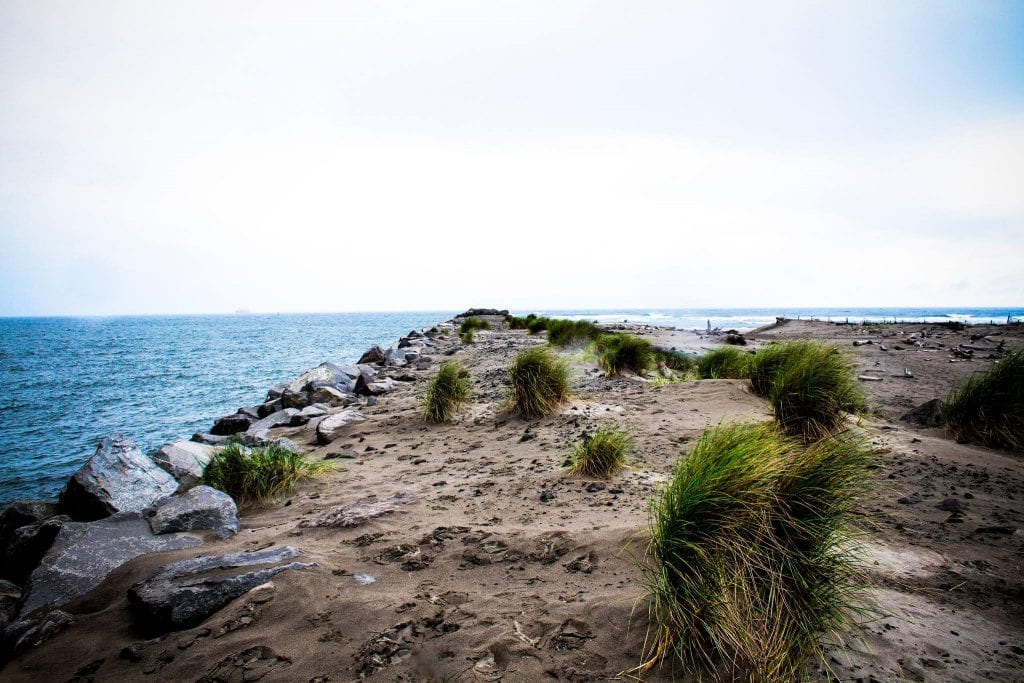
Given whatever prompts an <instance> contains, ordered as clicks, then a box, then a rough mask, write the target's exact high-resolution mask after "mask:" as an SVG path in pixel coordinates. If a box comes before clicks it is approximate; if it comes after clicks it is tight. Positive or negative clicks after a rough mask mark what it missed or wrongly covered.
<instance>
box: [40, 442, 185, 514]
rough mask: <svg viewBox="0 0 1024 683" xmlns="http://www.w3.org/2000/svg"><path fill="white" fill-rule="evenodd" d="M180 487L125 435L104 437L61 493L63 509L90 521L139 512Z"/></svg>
mask: <svg viewBox="0 0 1024 683" xmlns="http://www.w3.org/2000/svg"><path fill="white" fill-rule="evenodd" d="M177 490H178V481H177V480H176V479H175V478H174V477H172V476H171V475H170V474H168V473H167V472H165V471H164V470H162V469H160V467H159V466H157V464H156V463H155V462H153V460H152V459H150V458H147V457H146V456H145V455H143V453H142V451H140V450H139V447H138V446H136V445H135V442H134V441H132V440H131V439H129V438H128V437H126V436H124V435H123V434H113V435H111V436H108V437H104V438H103V439H102V440H101V441H100V445H99V447H98V448H97V449H96V453H95V455H93V456H92V457H91V458H89V461H88V462H87V463H85V464H84V465H82V467H81V468H80V469H79V470H78V471H77V472H75V474H74V475H73V476H72V477H71V479H70V480H69V481H68V483H67V485H66V486H65V487H64V490H63V491H61V492H60V507H61V510H62V511H64V512H66V513H67V514H68V515H70V516H71V518H72V519H76V520H82V521H89V520H93V519H101V518H103V517H106V516H108V515H112V514H114V513H116V512H126V511H139V510H142V509H143V508H145V507H147V506H149V505H151V504H152V503H153V502H154V501H156V500H158V499H160V498H163V497H164V496H169V495H171V494H172V493H174V492H175V491H177Z"/></svg>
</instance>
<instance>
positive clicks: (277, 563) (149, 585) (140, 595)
mask: <svg viewBox="0 0 1024 683" xmlns="http://www.w3.org/2000/svg"><path fill="white" fill-rule="evenodd" d="M298 555H299V551H298V550H296V549H295V548H292V547H290V546H283V547H280V548H268V549H266V550H258V551H251V552H240V553H230V554H227V555H207V556H201V557H193V558H190V559H187V560H180V561H178V562H172V563H171V564H169V565H166V566H164V567H161V568H160V569H158V570H157V571H156V572H154V573H153V574H151V575H150V576H149V577H148V578H147V579H145V580H143V581H140V582H139V583H137V584H135V585H134V586H132V587H131V590H129V591H128V601H129V602H130V603H131V605H132V607H133V608H134V609H135V612H136V614H137V615H138V618H139V620H140V621H141V622H142V624H143V626H144V627H146V628H149V629H159V630H162V631H168V630H175V629H181V628H186V627H189V626H193V625H195V624H198V623H200V622H202V621H203V620H204V619H206V618H207V617H208V616H210V615H211V614H213V613H214V612H216V611H217V610H219V609H220V608H222V607H224V606H225V605H227V604H228V603H229V602H231V601H232V600H234V599H235V598H237V597H238V596H240V595H242V594H244V593H247V592H248V591H250V590H252V589H253V588H255V587H256V586H259V585H261V584H263V583H265V582H266V581H268V580H269V579H270V578H271V577H273V576H274V575H276V574H279V573H281V572H283V571H287V570H289V569H304V568H306V567H315V566H316V564H315V563H310V562H287V560H291V559H292V558H295V557H298ZM248 567H258V568H257V569H251V570H246V568H248Z"/></svg>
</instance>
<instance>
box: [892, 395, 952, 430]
mask: <svg viewBox="0 0 1024 683" xmlns="http://www.w3.org/2000/svg"><path fill="white" fill-rule="evenodd" d="M900 420H902V421H903V422H909V423H911V424H915V425H918V426H920V427H941V426H942V425H943V424H945V420H944V419H943V418H942V401H941V400H940V399H937V398H933V399H932V400H930V401H928V402H927V403H922V404H921V405H919V406H918V407H916V408H914V409H913V410H911V411H909V412H907V413H905V414H904V415H903V416H902V417H901V418H900Z"/></svg>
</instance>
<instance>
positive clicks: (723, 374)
mask: <svg viewBox="0 0 1024 683" xmlns="http://www.w3.org/2000/svg"><path fill="white" fill-rule="evenodd" d="M697 374H698V375H699V376H700V378H701V379H745V378H746V377H748V376H749V374H750V354H749V353H743V352H742V351H740V350H739V349H736V348H734V347H732V346H723V347H721V348H718V349H714V350H712V351H708V352H707V353H705V354H704V355H703V356H701V357H700V358H698V359H697Z"/></svg>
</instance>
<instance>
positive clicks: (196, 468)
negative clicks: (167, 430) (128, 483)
mask: <svg viewBox="0 0 1024 683" xmlns="http://www.w3.org/2000/svg"><path fill="white" fill-rule="evenodd" d="M212 457H213V447H212V446H209V445H207V444H203V443H196V442H195V441H176V442H174V443H170V444H167V445H166V446H164V447H163V448H161V449H160V450H159V451H157V452H156V454H154V455H153V462H155V463H156V464H157V465H159V466H160V468H161V469H163V470H164V471H165V472H167V473H168V474H170V475H171V476H172V477H174V478H175V479H177V480H178V482H179V483H180V484H181V486H183V487H185V488H188V487H189V486H194V485H196V484H198V483H199V481H200V480H201V479H202V478H203V471H204V470H206V466H207V465H209V464H210V458H212Z"/></svg>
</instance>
